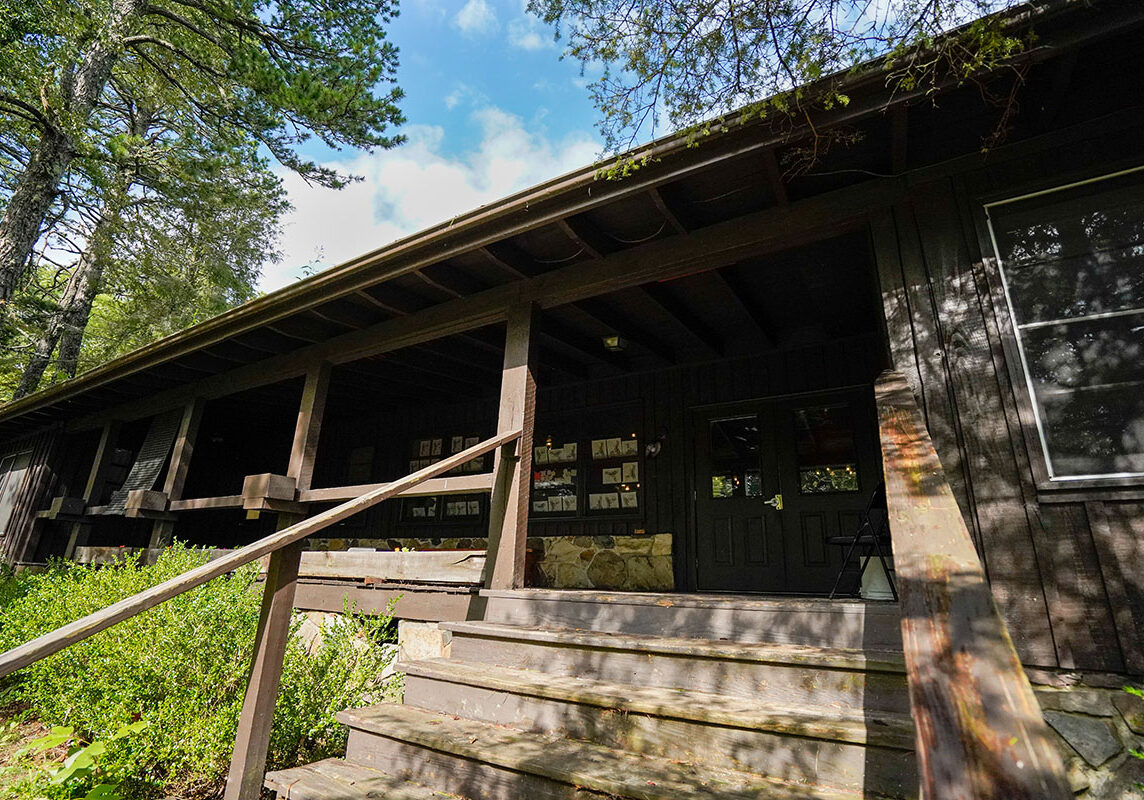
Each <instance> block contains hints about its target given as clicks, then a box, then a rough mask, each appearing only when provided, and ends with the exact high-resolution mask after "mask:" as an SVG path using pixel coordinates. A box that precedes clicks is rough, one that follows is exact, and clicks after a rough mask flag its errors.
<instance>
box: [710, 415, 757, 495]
mask: <svg viewBox="0 0 1144 800" xmlns="http://www.w3.org/2000/svg"><path fill="white" fill-rule="evenodd" d="M709 437H710V445H711V497H712V498H715V499H725V498H728V497H760V496H761V495H762V493H763V489H762V476H761V475H760V472H759V456H760V452H761V443H760V438H759V418H758V416H757V415H755V414H752V415H750V416H745V417H733V418H730V419H715V420H711V426H710V430H709Z"/></svg>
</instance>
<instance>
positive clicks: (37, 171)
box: [0, 0, 144, 314]
mask: <svg viewBox="0 0 1144 800" xmlns="http://www.w3.org/2000/svg"><path fill="white" fill-rule="evenodd" d="M143 5H144V3H143V0H113V2H112V4H111V13H110V14H109V16H108V19H107V23H106V25H105V26H104V28H103V30H101V31H100V32H99V34H98V35H97V36H96V37H95V38H94V39H93V40H92V43H91V44H90V45H89V46H88V48H87V49H86V50H85V51H84V53H83V56H82V57H81V59H80V62H79V64H78V66H77V67H76V69H75V70H74V72H73V71H65V73H64V77H63V78H61V80H60V90H61V91H60V94H61V95H62V96H63V98H64V102H63V108H62V109H54V110H50V111H49V112H48V114H49V116H50V117H51V119H50V120H49V122H48V126H47V127H46V128H45V129H44V130H42V131H41V133H40V140H39V142H37V144H36V146H35V147H34V148H33V151H32V157H31V159H30V161H29V162H28V166H27V168H26V169H25V170H24V172H23V173H22V174H21V175H20V177H19V178H18V179H17V181H16V188H15V190H14V191H13V192H12V196H11V198H10V199H9V201H8V205H7V207H5V209H4V216H3V217H2V218H0V314H3V313H5V312H4V310H3V309H4V307H5V306H6V305H7V303H8V302H9V301H11V299H12V296H13V295H14V294H15V292H16V289H17V288H18V287H19V285H20V281H21V279H22V278H23V277H24V271H25V268H26V267H27V265H28V261H29V259H30V258H31V256H32V251H33V249H34V248H35V246H36V241H37V240H38V239H39V237H40V226H41V225H43V222H44V218H45V217H46V216H47V215H48V211H49V210H50V209H51V207H52V203H53V202H54V200H55V197H56V190H57V188H58V187H59V183H60V179H61V178H62V177H63V174H64V172H65V171H66V170H67V168H68V167H69V166H70V165H71V162H72V159H73V158H75V148H74V142H73V139H72V134H71V133H69V129H74V128H73V126H79V127H82V126H85V125H86V124H87V121H88V119H89V118H90V117H91V112H92V108H94V106H95V102H96V100H98V99H99V96H100V95H101V94H103V89H104V86H106V84H107V79H108V78H109V77H110V75H111V69H112V67H113V66H114V65H115V62H116V60H117V59H118V58H119V54H120V52H121V51H122V42H123V38H124V36H126V35H127V33H128V32H129V29H130V26H131V24H132V23H133V22H134V20H135V19H136V18H137V17H138V16H139V14H140V13H141V11H142V9H143ZM61 120H66V121H65V122H61Z"/></svg>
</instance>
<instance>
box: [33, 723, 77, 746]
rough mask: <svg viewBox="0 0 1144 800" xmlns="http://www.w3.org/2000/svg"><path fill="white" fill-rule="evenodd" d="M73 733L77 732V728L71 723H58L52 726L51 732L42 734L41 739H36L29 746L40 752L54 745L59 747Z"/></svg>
mask: <svg viewBox="0 0 1144 800" xmlns="http://www.w3.org/2000/svg"><path fill="white" fill-rule="evenodd" d="M73 733H75V729H73V728H72V727H71V726H70V725H58V726H56V727H54V728H52V730H51V733H49V734H48V735H47V736H41V737H40V738H39V739H36V740H34V741H33V742H32V743H31V744H30V745H29V747H31V748H32V749H33V750H36V751H38V752H43V751H44V750H51V749H52V748H53V747H59V746H60V745H61V744H63V743H64V742H66V741H68V740H69V739H71V738H72V734H73Z"/></svg>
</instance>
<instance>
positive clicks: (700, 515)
mask: <svg viewBox="0 0 1144 800" xmlns="http://www.w3.org/2000/svg"><path fill="white" fill-rule="evenodd" d="M871 398H872V393H871V392H870V391H866V390H864V389H863V390H849V391H844V392H832V393H830V394H823V395H813V396H804V397H799V398H785V399H780V400H761V401H757V402H754V403H750V404H739V405H736V406H733V407H730V408H726V409H719V410H711V409H707V410H704V411H701V412H699V413H698V415H697V425H696V436H697V441H696V443H695V445H696V446H695V453H696V487H695V489H696V503H695V506H696V508H695V511H696V514H695V518H696V551H695V552H696V584H697V588H699V589H700V590H702V591H734V592H775V593H782V594H826V593H827V592H829V591H830V589H831V587H832V586H833V584H834V579H835V577H836V576H837V574H838V570H839V567H840V566H841V563H842V555H843V550H842V548H840V547H838V546H837V545H831V544H829V543H828V540H829V539H830V537H832V536H838V535H841V534H846V533H850V532H851V531H853V530H855V529H856V528H857V526H858V514H859V512H860V511H861V509H862V508H863V507H864V506H865V504H866V502H867V501H868V500H869V497H870V493H871V492H872V491H873V489H874V487H875V486H876V485H877V483H878V481H879V480H880V479H881V463H880V458H879V455H878V450H877V441H876V428H875V421H874V416H873V414H874V412H873V407H872V406H873V401H872V399H871ZM776 496H781V504H780V503H779V502H778V501H777V500H776ZM780 505H781V508H779V506H780ZM856 578H857V573H856V572H852V573H850V574H848V575H847V576H845V578H844V582H843V585H842V587H841V588H842V590H844V591H851V590H853V589H854V588H855V581H856Z"/></svg>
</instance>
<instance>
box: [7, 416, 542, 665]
mask: <svg viewBox="0 0 1144 800" xmlns="http://www.w3.org/2000/svg"><path fill="white" fill-rule="evenodd" d="M519 437H520V430H513V431H506V432H503V433H499V434H497V435H496V436H494V437H492V438H491V439H486V440H485V441H483V442H480V443H479V444H476V445H474V446H473V447H470V448H468V449H467V450H463V451H461V452H460V453H457V454H455V455H451V456H449V457H448V458H445V459H442V460H441V461H439V462H438V463H436V464H433V465H432V466H429V467H426V468H425V469H422V470H418V471H417V472H414V473H412V474H410V475H407V476H405V477H404V478H402V479H401V480H398V481H394V482H393V483H390V484H386V486H385V487H384V488H381V489H377V490H375V491H372V492H369V493H368V494H365V495H362V496H361V497H358V498H355V499H353V500H350V501H349V502H346V503H342V504H341V505H339V506H335V507H334V508H331V509H329V510H328V511H323V512H322V513H320V514H316V515H314V516H312V517H310V518H309V519H305V520H303V521H301V522H299V523H297V524H296V525H291V526H290V527H288V528H286V529H284V530H281V531H278V532H276V533H272V534H271V535H269V536H266V537H263V538H262V539H259V540H258V541H256V542H254V543H253V544H249V545H247V546H246V547H243V548H241V549H239V550H236V551H234V552H233V553H232V554H230V555H227V556H224V557H223V558H220V559H218V560H216V561H212V562H210V563H208V564H204V565H203V566H201V567H197V568H195V569H192V570H189V571H187V572H184V573H183V574H182V575H178V576H176V577H174V578H171V579H170V580H167V581H164V582H163V583H160V584H159V585H157V586H153V587H151V588H150V589H147V590H146V591H143V592H140V593H138V594H135V595H132V596H131V597H128V598H126V599H124V600H120V601H119V602H118V603H113V604H112V605H110V606H108V607H107V608H104V609H101V610H99V611H96V612H94V613H92V614H88V615H87V616H86V617H82V618H80V619H78V620H76V621H75V622H71V623H69V624H67V625H64V626H62V627H60V628H57V629H56V630H54V631H51V632H50V633H46V634H44V635H43V636H40V637H38V638H36V639H33V640H32V641H30V642H28V643H26V644H22V645H20V646H19V647H14V648H12V649H11V650H9V651H7V652H5V653H2V654H0V677H3V676H4V675H8V674H11V673H12V672H15V671H16V670H18V669H20V668H21V667H25V666H27V665H28V664H31V663H32V662H34V661H38V660H40V659H41V658H45V657H47V656H50V655H51V654H52V653H58V652H59V651H60V650H63V649H64V648H65V647H68V646H69V645H72V644H75V643H76V642H79V641H83V640H84V639H86V638H88V637H89V636H94V635H95V634H97V633H99V632H100V631H102V630H106V629H107V628H110V627H111V626H112V625H114V624H115V623H117V622H122V621H123V620H125V619H127V618H129V617H133V616H135V615H136V614H139V613H141V612H143V611H146V610H147V609H149V608H153V607H154V606H157V605H158V604H159V603H162V602H163V601H165V600H170V599H171V598H172V597H175V596H177V595H180V594H182V593H183V592H186V591H189V590H191V589H194V588H195V587H197V586H202V585H203V584H204V583H206V582H207V581H209V580H211V579H212V578H217V577H219V576H220V575H225V574H226V573H228V572H232V571H233V570H235V569H237V568H239V567H241V566H243V565H244V564H249V563H250V562H252V561H256V560H257V559H259V558H261V557H262V556H264V555H266V554H268V553H273V552H275V551H276V550H279V549H281V548H282V547H285V546H286V545H288V544H290V543H292V542H297V541H300V540H302V539H305V538H306V537H307V536H313V535H314V534H316V533H317V532H318V531H321V530H324V529H325V528H327V527H329V526H330V525H333V524H334V523H336V522H340V521H342V520H343V519H346V518H347V517H352V516H353V515H354V514H357V513H359V512H361V511H364V510H366V509H368V508H372V507H373V506H375V505H377V504H378V503H381V502H383V501H384V500H388V499H389V498H391V497H396V496H397V495H399V494H401V493H402V492H403V491H404V490H406V489H409V488H411V487H413V486H417V485H419V484H421V483H423V482H425V481H426V480H428V479H430V478H433V477H436V476H437V475H440V474H442V473H444V472H448V471H449V470H451V469H453V468H454V467H458V466H460V465H461V464H464V463H466V462H468V461H471V460H472V459H473V458H476V457H477V456H480V455H484V454H485V453H489V452H492V451H493V450H496V449H497V448H499V447H501V446H503V445H505V444H507V443H508V442H511V441H514V440H515V439H517V438H519Z"/></svg>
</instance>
